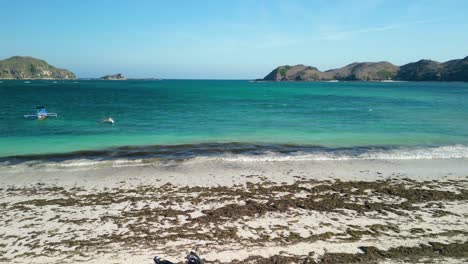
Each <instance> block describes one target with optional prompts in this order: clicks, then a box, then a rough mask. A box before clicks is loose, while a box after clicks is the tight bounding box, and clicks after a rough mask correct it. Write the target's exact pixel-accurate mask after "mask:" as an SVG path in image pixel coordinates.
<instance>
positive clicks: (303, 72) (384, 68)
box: [261, 57, 468, 82]
mask: <svg viewBox="0 0 468 264" xmlns="http://www.w3.org/2000/svg"><path fill="white" fill-rule="evenodd" d="M261 80H263V81H331V80H340V81H385V80H401V81H449V82H451V81H458V82H468V57H466V58H464V59H459V60H451V61H447V62H445V63H440V62H437V61H432V60H420V61H418V62H412V63H408V64H405V65H403V66H401V67H399V66H396V65H393V64H391V63H390V62H386V61H382V62H360V63H358V62H356V63H352V64H349V65H347V66H344V67H342V68H338V69H333V70H328V71H325V72H322V71H320V70H318V69H317V68H315V67H312V66H305V65H295V66H288V65H286V66H279V67H277V68H276V69H274V70H273V71H272V72H271V73H270V74H268V75H267V76H265V78H263V79H261Z"/></svg>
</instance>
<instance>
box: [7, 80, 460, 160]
mask: <svg viewBox="0 0 468 264" xmlns="http://www.w3.org/2000/svg"><path fill="white" fill-rule="evenodd" d="M0 98H1V103H0V113H1V114H0V157H1V158H2V159H4V160H5V159H7V160H8V159H16V160H18V159H19V160H22V159H41V158H44V159H53V158H57V159H67V158H72V157H76V156H79V157H92V158H103V157H110V158H112V157H115V158H141V157H152V158H171V159H172V158H181V159H185V158H192V157H195V156H223V157H226V158H233V157H234V156H236V155H237V156H239V154H242V155H241V156H242V157H243V158H271V159H275V158H276V159H284V158H290V157H296V158H311V159H348V158H359V159H366V158H367V159H374V158H400V159H405V158H462V157H468V83H444V82H424V83H423V82H422V83H417V82H393V83H383V82H382V83H381V82H335V83H332V82H284V83H274V82H249V81H240V80H235V81H232V80H148V81H147V80H127V81H99V80H72V81H50V80H44V81H42V80H41V81H39V80H32V81H30V82H29V83H26V82H25V81H7V80H5V81H2V82H1V83H0ZM39 105H45V106H46V107H47V109H48V111H49V112H55V113H58V118H49V119H46V120H44V121H39V120H36V119H32V120H30V119H25V118H24V117H23V115H24V114H27V113H34V112H35V107H36V106H39ZM107 117H112V118H113V119H114V120H115V124H113V125H109V124H100V123H99V120H100V119H102V118H107Z"/></svg>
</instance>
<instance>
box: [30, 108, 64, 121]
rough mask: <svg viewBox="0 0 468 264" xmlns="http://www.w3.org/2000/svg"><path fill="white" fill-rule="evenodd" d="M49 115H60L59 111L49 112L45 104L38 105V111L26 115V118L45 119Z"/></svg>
mask: <svg viewBox="0 0 468 264" xmlns="http://www.w3.org/2000/svg"><path fill="white" fill-rule="evenodd" d="M49 116H51V117H58V114H57V113H49V112H47V109H46V108H45V106H38V107H36V113H35V114H27V115H24V118H37V119H38V120H44V119H46V118H47V117H49Z"/></svg>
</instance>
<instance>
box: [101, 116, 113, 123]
mask: <svg viewBox="0 0 468 264" xmlns="http://www.w3.org/2000/svg"><path fill="white" fill-rule="evenodd" d="M100 123H101V124H102V123H109V124H114V123H115V121H114V119H112V117H109V118H104V119H101V121H100Z"/></svg>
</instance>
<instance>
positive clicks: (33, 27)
mask: <svg viewBox="0 0 468 264" xmlns="http://www.w3.org/2000/svg"><path fill="white" fill-rule="evenodd" d="M0 18H1V19H0V21H1V22H2V26H1V30H0V59H4V58H8V57H11V56H14V55H21V56H33V57H37V58H41V59H44V60H46V61H47V62H49V63H50V64H52V65H54V66H56V67H60V68H66V69H69V70H71V71H73V72H74V73H75V74H76V75H77V76H78V77H81V78H91V77H100V76H102V75H106V74H113V73H118V72H119V73H123V74H124V75H125V76H127V77H133V78H150V77H153V78H174V79H254V78H262V77H264V76H265V75H266V74H268V73H269V72H270V71H271V70H273V69H274V68H275V67H277V66H279V65H295V64H305V65H311V66H315V67H317V68H319V69H320V70H328V69H331V68H337V67H342V66H344V65H346V64H349V63H352V62H356V61H384V60H385V61H390V62H392V63H394V64H396V65H402V64H405V63H408V62H413V61H417V60H419V59H422V58H427V59H433V60H437V61H446V60H450V59H456V58H462V57H466V56H468V1H467V0H444V1H441V0H411V1H408V0H323V1H319V0H317V1H314V0H304V1H299V0H297V1H295V0H265V1H260V0H258V1H255V0H237V1H236V0H231V1H224V0H213V1H208V0H197V1H193V0H171V1H166V0H165V1H162V0H160V1H158V0H133V1H130V0H127V1H124V0H100V1H96V0H67V1H62V0H41V1H38V0H14V1H12V0H0Z"/></svg>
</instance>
